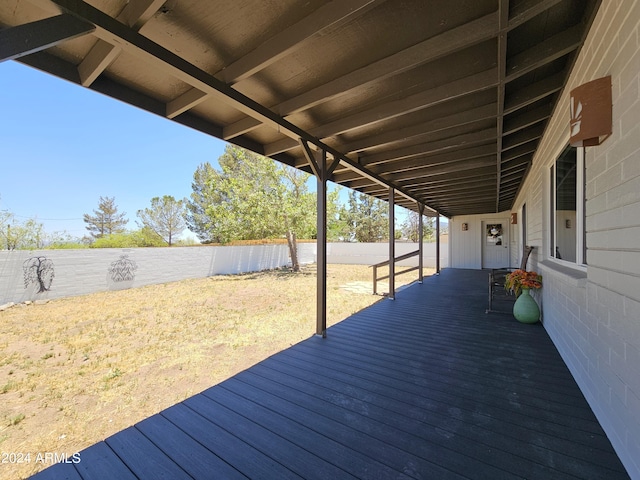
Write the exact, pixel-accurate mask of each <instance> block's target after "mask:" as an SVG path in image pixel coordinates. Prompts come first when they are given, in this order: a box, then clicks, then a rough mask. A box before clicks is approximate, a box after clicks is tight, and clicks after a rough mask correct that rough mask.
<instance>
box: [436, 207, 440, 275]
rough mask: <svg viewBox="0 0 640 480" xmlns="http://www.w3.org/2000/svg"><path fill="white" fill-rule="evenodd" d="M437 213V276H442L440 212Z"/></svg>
mask: <svg viewBox="0 0 640 480" xmlns="http://www.w3.org/2000/svg"><path fill="white" fill-rule="evenodd" d="M436 213H437V215H436V275H440V212H436Z"/></svg>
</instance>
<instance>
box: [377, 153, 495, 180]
mask: <svg viewBox="0 0 640 480" xmlns="http://www.w3.org/2000/svg"><path fill="white" fill-rule="evenodd" d="M495 164H496V158H495V156H494V155H491V156H489V157H480V158H474V159H472V160H462V161H459V162H452V163H447V164H445V165H434V166H430V167H423V168H420V169H416V170H411V171H409V172H402V173H396V174H392V175H389V176H385V178H388V179H389V181H391V182H400V181H402V180H408V179H412V178H425V177H431V176H434V175H440V174H443V173H459V172H462V171H464V170H474V169H476V168H482V167H488V166H491V165H493V166H494V167H495Z"/></svg>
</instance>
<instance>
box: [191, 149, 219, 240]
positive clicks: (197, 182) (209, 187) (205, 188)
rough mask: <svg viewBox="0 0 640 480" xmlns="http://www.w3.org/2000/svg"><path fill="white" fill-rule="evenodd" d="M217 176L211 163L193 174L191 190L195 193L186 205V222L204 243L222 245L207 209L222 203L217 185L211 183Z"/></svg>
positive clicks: (199, 167) (203, 165)
mask: <svg viewBox="0 0 640 480" xmlns="http://www.w3.org/2000/svg"><path fill="white" fill-rule="evenodd" d="M215 174H216V172H215V170H214V169H213V167H212V166H211V164H210V163H209V162H206V163H202V164H200V165H199V166H198V168H197V169H196V171H195V173H194V174H193V182H192V183H191V188H192V189H193V192H192V193H191V195H190V199H189V200H188V201H187V203H186V212H185V217H184V218H185V221H186V223H187V227H188V228H189V230H191V231H192V232H193V233H195V234H196V236H197V237H198V239H199V240H200V242H202V243H213V242H217V243H221V242H222V239H220V238H218V237H216V236H215V228H214V226H213V225H211V219H210V218H209V216H208V215H207V207H208V206H209V205H212V204H214V203H219V202H221V201H222V199H221V198H220V194H219V193H218V192H217V191H216V190H215V188H214V187H215V185H214V184H213V183H212V182H210V181H209V179H210V178H213V177H214V175H215Z"/></svg>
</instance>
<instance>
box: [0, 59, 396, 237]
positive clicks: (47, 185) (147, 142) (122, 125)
mask: <svg viewBox="0 0 640 480" xmlns="http://www.w3.org/2000/svg"><path fill="white" fill-rule="evenodd" d="M0 112H1V113H0V211H1V210H8V211H9V212H11V213H13V214H14V215H15V216H16V217H17V218H16V219H17V220H18V221H25V220H27V219H29V218H36V219H37V220H38V221H39V222H40V223H42V224H43V225H44V228H45V231H46V232H47V233H53V232H63V231H65V232H67V233H68V234H70V235H72V236H73V237H78V238H80V237H82V236H84V235H86V234H87V233H88V232H87V230H86V229H85V223H84V222H83V221H82V215H83V214H85V213H92V212H93V210H94V209H96V208H97V207H98V201H99V197H100V196H104V197H106V196H109V197H115V201H116V205H117V206H118V210H119V211H120V212H125V213H126V214H127V217H128V218H129V223H128V224H127V228H129V229H136V228H137V225H136V219H137V217H136V212H137V211H138V210H140V209H144V208H147V207H148V206H150V203H151V199H152V198H153V197H157V196H162V195H172V196H173V197H175V198H177V199H180V198H184V197H187V198H188V197H189V195H190V194H191V192H192V189H191V182H192V180H193V173H194V172H195V170H196V168H197V167H198V165H200V164H201V163H204V162H207V161H208V162H210V163H211V164H212V165H214V166H215V167H217V166H218V163H217V159H218V157H220V155H222V153H223V152H224V148H225V145H226V144H225V142H223V141H222V140H218V139H217V138H214V137H211V136H208V135H205V134H203V133H201V132H197V131H195V130H191V129H189V128H187V127H184V126H182V125H179V124H177V123H174V122H171V121H169V120H167V119H165V118H161V117H158V116H156V115H153V114H150V113H148V112H146V111H144V110H140V109H138V108H135V107H132V106H130V105H128V104H125V103H122V102H119V101H117V100H114V99H113V98H110V97H106V96H104V95H101V94H99V93H96V92H94V91H92V90H90V89H87V88H82V87H80V86H78V85H75V84H72V83H70V82H66V81H64V80H61V79H59V78H57V77H54V76H52V75H49V74H46V73H43V72H40V71H39V70H35V69H33V68H31V67H27V66H24V65H22V64H20V63H18V62H13V61H8V62H2V63H0ZM346 192H347V189H344V190H343V193H342V195H343V197H344V200H343V201H346ZM404 212H405V210H404V209H402V208H398V209H397V211H396V222H397V225H399V224H400V223H401V221H402V220H401V219H402V218H404V215H405V213H404ZM192 236H193V237H194V238H195V236H194V235H192Z"/></svg>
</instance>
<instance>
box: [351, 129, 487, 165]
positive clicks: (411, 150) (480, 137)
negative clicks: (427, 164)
mask: <svg viewBox="0 0 640 480" xmlns="http://www.w3.org/2000/svg"><path fill="white" fill-rule="evenodd" d="M495 136H496V130H495V128H488V129H485V130H480V131H476V132H471V133H467V134H463V135H455V136H453V137H449V138H444V139H442V140H438V141H435V142H429V143H421V144H418V145H410V146H408V147H404V148H398V149H397V150H392V151H389V152H381V153H376V154H373V155H365V156H362V157H360V162H361V163H362V164H363V165H365V166H367V167H369V168H373V166H376V165H380V164H384V170H385V171H386V170H387V167H388V164H389V162H393V163H395V162H397V161H399V160H404V159H408V158H413V157H417V156H425V157H426V156H429V155H435V154H438V153H444V152H446V151H449V150H455V149H460V148H465V147H472V146H474V145H478V144H480V145H481V144H483V143H487V142H490V141H491V140H493V139H494V138H495Z"/></svg>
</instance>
